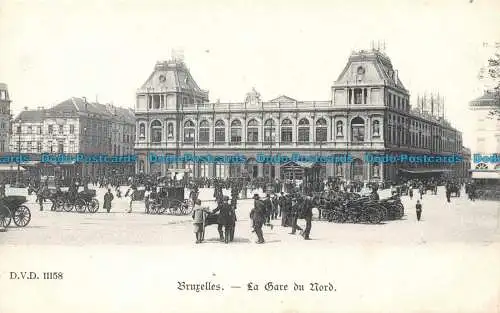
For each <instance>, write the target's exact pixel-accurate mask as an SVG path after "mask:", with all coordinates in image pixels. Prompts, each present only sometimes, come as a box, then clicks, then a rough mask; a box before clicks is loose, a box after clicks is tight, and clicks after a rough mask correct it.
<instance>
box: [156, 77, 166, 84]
mask: <svg viewBox="0 0 500 313" xmlns="http://www.w3.org/2000/svg"><path fill="white" fill-rule="evenodd" d="M158 79H159V80H160V83H164V82H165V81H166V80H167V78H166V77H165V75H160V77H158Z"/></svg>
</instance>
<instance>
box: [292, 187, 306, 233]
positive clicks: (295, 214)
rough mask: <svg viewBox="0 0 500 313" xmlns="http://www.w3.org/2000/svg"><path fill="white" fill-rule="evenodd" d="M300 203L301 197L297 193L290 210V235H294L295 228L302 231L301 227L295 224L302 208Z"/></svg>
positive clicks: (301, 202) (301, 201)
mask: <svg viewBox="0 0 500 313" xmlns="http://www.w3.org/2000/svg"><path fill="white" fill-rule="evenodd" d="M302 205H303V199H302V197H301V196H300V195H297V198H296V202H295V204H294V205H293V206H292V209H291V212H290V213H291V216H292V232H291V233H290V235H295V232H296V231H297V229H298V230H299V231H301V232H302V227H300V226H299V225H297V220H298V219H299V215H300V213H301V210H302Z"/></svg>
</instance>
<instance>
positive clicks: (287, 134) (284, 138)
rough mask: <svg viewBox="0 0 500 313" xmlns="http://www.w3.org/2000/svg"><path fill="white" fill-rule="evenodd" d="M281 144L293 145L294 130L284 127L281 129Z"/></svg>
mask: <svg viewBox="0 0 500 313" xmlns="http://www.w3.org/2000/svg"><path fill="white" fill-rule="evenodd" d="M281 142H283V143H291V142H292V128H291V127H283V128H281Z"/></svg>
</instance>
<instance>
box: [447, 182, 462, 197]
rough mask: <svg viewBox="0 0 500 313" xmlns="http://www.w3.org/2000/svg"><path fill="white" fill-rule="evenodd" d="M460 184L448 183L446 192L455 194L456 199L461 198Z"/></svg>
mask: <svg viewBox="0 0 500 313" xmlns="http://www.w3.org/2000/svg"><path fill="white" fill-rule="evenodd" d="M460 187H461V186H460V184H458V183H448V184H446V192H447V193H449V194H450V195H451V194H454V195H455V197H460V189H461V188H460Z"/></svg>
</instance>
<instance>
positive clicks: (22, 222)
mask: <svg viewBox="0 0 500 313" xmlns="http://www.w3.org/2000/svg"><path fill="white" fill-rule="evenodd" d="M26 201H27V200H26V197H25V196H6V197H3V198H1V199H0V225H1V226H3V227H8V226H9V225H10V223H11V221H12V220H14V224H15V225H16V226H19V227H25V226H26V225H28V224H29V222H30V221H31V211H30V209H28V207H27V206H25V205H24V203H26Z"/></svg>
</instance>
